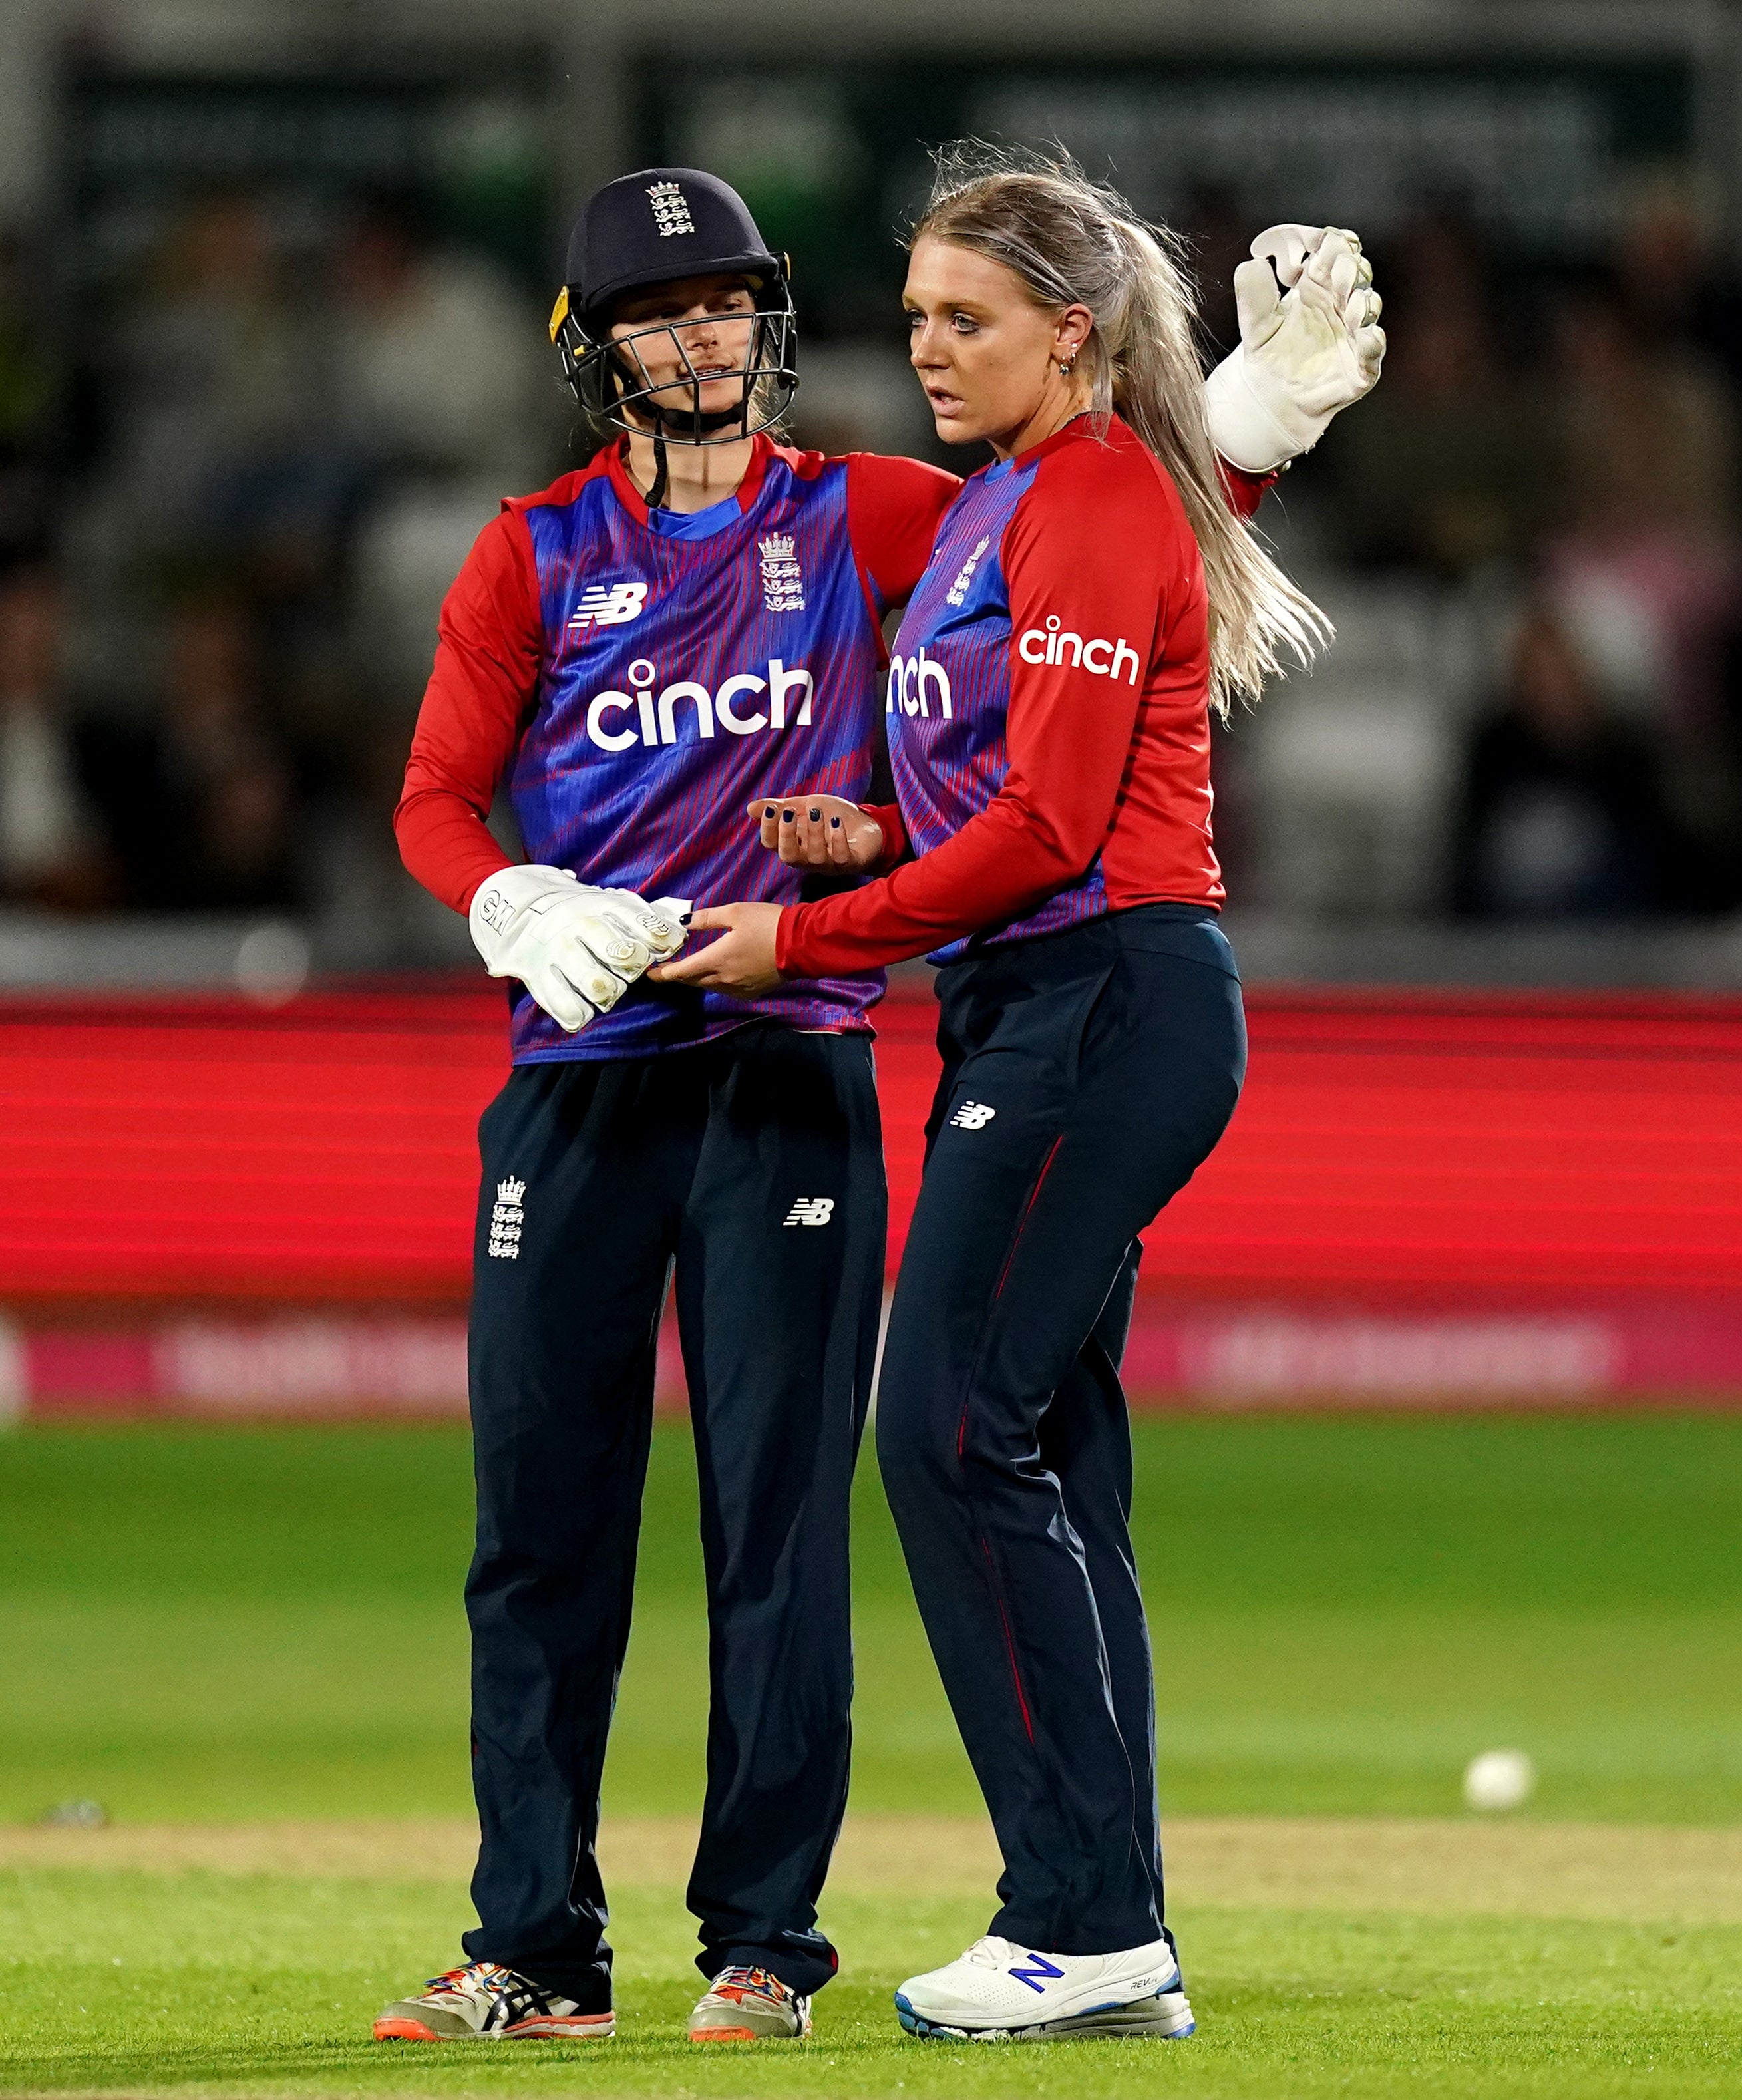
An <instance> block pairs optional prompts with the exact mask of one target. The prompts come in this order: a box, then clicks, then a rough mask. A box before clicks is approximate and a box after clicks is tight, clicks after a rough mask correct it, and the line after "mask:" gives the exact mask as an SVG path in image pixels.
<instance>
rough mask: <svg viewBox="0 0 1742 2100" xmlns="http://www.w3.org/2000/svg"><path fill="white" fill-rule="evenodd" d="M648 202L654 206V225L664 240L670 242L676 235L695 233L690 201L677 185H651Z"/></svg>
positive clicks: (648, 191)
mask: <svg viewBox="0 0 1742 2100" xmlns="http://www.w3.org/2000/svg"><path fill="white" fill-rule="evenodd" d="M647 201H648V202H649V203H650V205H652V206H653V223H654V224H655V227H658V229H659V238H660V239H661V240H670V238H671V237H672V236H673V234H674V233H694V232H695V220H694V219H693V218H690V201H689V199H688V198H687V197H686V196H685V195H684V193H683V192H682V191H681V189H679V188H678V187H677V183H649V184H648V185H647Z"/></svg>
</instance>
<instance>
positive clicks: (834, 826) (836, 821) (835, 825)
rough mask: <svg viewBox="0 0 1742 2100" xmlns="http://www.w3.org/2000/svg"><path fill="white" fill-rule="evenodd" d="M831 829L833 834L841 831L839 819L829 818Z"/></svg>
mask: <svg viewBox="0 0 1742 2100" xmlns="http://www.w3.org/2000/svg"><path fill="white" fill-rule="evenodd" d="M829 829H830V830H831V832H838V831H839V830H840V818H839V817H831V818H829Z"/></svg>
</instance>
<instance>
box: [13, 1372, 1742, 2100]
mask: <svg viewBox="0 0 1742 2100" xmlns="http://www.w3.org/2000/svg"><path fill="white" fill-rule="evenodd" d="M687 1442H688V1440H687V1436H686V1432H685V1431H684V1430H683V1429H682V1428H681V1426H673V1427H668V1428H664V1429H662V1431H661V1432H660V1433H659V1436H658V1437H657V1438H656V1440H655V1459H654V1466H653V1471H652V1476H651V1479H650V1487H649V1494H648V1503H647V1520H646V1546H645V1549H644V1553H643V1560H642V1581H641V1586H640V1595H639V1601H638V1615H637V1630H636V1635H635V1639H634V1643H633V1646H632V1649H631V1653H630V1661H629V1668H628V1676H627V1678H626V1681H625V1685H624V1699H623V1702H622V1706H621V1710H620V1718H619V1723H618V1727H617V1731H616V1735H615V1740H614V1750H613V1759H612V1766H611V1772H610V1775H609V1778H608V1781H607V1814H608V1815H611V1814H615V1815H620V1816H621V1815H630V1814H633V1815H683V1814H686V1813H691V1812H693V1811H694V1809H695V1805H696V1802H697V1800H698V1798H699V1776H700V1748H701V1725H702V1714H703V1702H704V1699H705V1689H706V1670H705V1649H704V1643H703V1631H702V1624H701V1616H700V1610H699V1567H698V1555H697V1552H696V1549H695V1543H694V1531H695V1520H694V1510H695V1499H694V1490H693V1485H692V1482H691V1480H690V1460H689V1453H688V1448H687ZM1138 1459H1139V1485H1138V1498H1139V1526H1138V1529H1139V1548H1140V1554H1141V1555H1142V1557H1143V1562H1144V1571H1145V1575H1146V1578H1147V1581H1148V1582H1149V1590H1150V1596H1151V1601H1152V1613H1153V1621H1154V1626H1155V1631H1156V1646H1157V1657H1158V1679H1159V1685H1160V1704H1161V1713H1162V1753H1163V1785H1164V1803H1165V1806H1166V1808H1167V1809H1168V1810H1169V1811H1171V1812H1172V1813H1175V1814H1180V1815H1185V1814H1197V1815H1255V1816H1264V1815H1334V1816H1343V1817H1360V1816H1362V1815H1382V1814H1383V1815H1405V1816H1444V1815H1455V1814H1457V1813H1458V1774H1459V1772H1460V1771H1461V1769H1462V1765H1463V1763H1464V1762H1465V1760H1466V1758H1468V1757H1469V1756H1470V1755H1471V1754H1472V1753H1474V1752H1475V1751H1476V1750H1479V1749H1485V1748H1488V1747H1491V1746H1494V1745H1507V1744H1516V1745H1520V1746H1522V1747H1524V1748H1525V1749H1529V1750H1530V1751H1531V1752H1532V1753H1533V1755H1534V1756H1535V1757H1536V1758H1537V1761H1538V1762H1539V1765H1540V1766H1541V1771H1542V1784H1541V1789H1540V1791H1539V1793H1538V1796H1537V1799H1536V1801H1535V1802H1533V1805H1532V1807H1531V1808H1530V1809H1529V1810H1528V1811H1526V1814H1527V1815H1529V1816H1531V1817H1536V1818H1547V1819H1556V1818H1559V1819H1580V1820H1596V1821H1611V1822H1618V1823H1656V1824H1678V1823H1679V1824H1694V1825H1716V1824H1736V1823H1737V1822H1739V1821H1742V1666H1739V1664H1738V1661H1737V1658H1738V1656H1739V1655H1742V1552H1739V1551H1738V1544H1739V1540H1742V1523H1739V1519H1742V1418H1732V1417H1726V1416H1721V1415H1685V1414H1660V1415H1654V1416H1647V1415H1631V1416H1621V1415H1613V1416H1574V1415H1568V1416H1553V1417H1546V1416H1545V1417H1535V1418H1526V1417H1518V1416H1506V1417H1498V1416H1497V1417H1493V1418H1446V1417H1425V1418H1409V1419H1398V1418H1384V1417H1371V1418H1362V1417H1341V1418H1325V1417H1319V1418H1266V1419H1259V1418H1216V1417H1209V1416H1186V1417H1180V1418H1171V1419H1162V1420H1155V1419H1152V1420H1149V1421H1147V1422H1144V1423H1141V1424H1140V1427H1139V1430H1138ZM469 1492H470V1482H469V1474H468V1464H467V1454H466V1449H465V1440H464V1437H463V1435H462V1434H461V1433H459V1432H454V1431H452V1430H449V1429H434V1428H421V1427H417V1428H414V1427H404V1428H359V1427H345V1428H335V1429H326V1430H317V1429H303V1430H272V1429H266V1428H261V1429H253V1430H249V1429H241V1430H237V1429H211V1430H206V1429H201V1428H197V1427H174V1426H165V1427H157V1428H152V1427H126V1428H118V1427H112V1428H90V1429H51V1428H46V1427H29V1428H25V1429H23V1430H20V1431H18V1432H15V1433H14V1434H13V1435H11V1436H10V1437H8V1438H7V1440H5V1441H4V1442H3V1443H0V1677H3V1683H4V1691H3V1693H0V1823H3V1822H7V1821H10V1822H11V1823H12V1824H20V1823H23V1822H26V1821H29V1820H31V1819H33V1818H34V1817H35V1816H36V1815H37V1814H38V1813H39V1812H40V1811H42V1808H43V1807H45V1806H46V1804H47V1803H49V1802H53V1801H55V1800H59V1799H63V1798H68V1797H69V1796H78V1795H92V1796H95V1797H97V1798H100V1799H102V1800H103V1801H104V1802H106V1803H107V1804H108V1807H109V1808H110V1810H111V1811H112V1813H113V1814H114V1815H115V1816H116V1818H117V1826H118V1827H119V1828H123V1829H124V1828H126V1827H127V1826H129V1825H132V1824H142V1823H169V1822H174V1821H178V1820H179V1821H186V1822H194V1823H201V1824H211V1823H226V1822H243V1821H248V1820H254V1819H262V1818H275V1817H290V1816H294V1817H302V1818H359V1817H373V1818H381V1817H396V1816H414V1815H415V1816H439V1815H461V1814H463V1813H464V1812H465V1808H466V1806H467V1801H466V1793H465V1728H464V1711H465V1643H464V1627H463V1621H462V1618H461V1612H460V1608H459V1603H458V1586H459V1578H460V1575H461V1571H462V1569H463V1566H464V1562H465V1554H466V1550H467V1531H468V1498H469ZM857 1555H858V1595H859V1608H858V1657H859V1678H860V1687H861V1690H860V1703H859V1710H858V1777H857V1781H856V1789H855V1795H854V1806H855V1809H856V1810H857V1811H860V1812H863V1813H875V1812H879V1811H888V1812H902V1813H909V1814H911V1813H927V1814H935V1815H973V1814H974V1813H976V1812H977V1809H978V1798H977V1793H976V1791H975V1789H974V1788H973V1785H972V1779H971V1776H969V1774H968V1771H967V1768H966V1765H965V1762H964V1759H963V1758H962V1755H961V1753H960V1750H959V1747H958V1746H957V1745H956V1743H955V1736H954V1732H953V1729H952V1727H951V1725H950V1719H949V1716H948V1714H947V1711H946V1709H945V1707H944V1705H943V1703H942V1697H941V1696H940V1694H939V1693H938V1691H937V1684H936V1680H935V1677H934V1676H933V1673H932V1670H931V1666H930V1664H929V1661H928V1658H927V1657H926V1656H925V1654H924V1648H923V1642H922V1640H921V1637H920V1634H919V1631H918V1628H917V1626H916V1623H915V1618H914V1616H913V1612H912V1608H911V1604H910V1603H909V1601H908V1599H907V1597H906V1588H905V1583H904V1581H903V1578H902V1573H901V1568H900V1564H899V1560H898V1556H897V1553H896V1551H895V1548H894V1545H893V1538H892V1537H891V1535H890V1533H889V1525H888V1520H887V1517H886V1515H884V1512H883V1511H882V1507H881V1501H880V1494H879V1492H878V1489H877V1485H876V1481H875V1471H874V1470H873V1469H872V1468H871V1467H867V1469H866V1470H865V1471H864V1472H863V1473H862V1477H861V1501H860V1510H859V1522H858V1545H857ZM1212 1894H1213V1891H1210V1890H1202V1889H1201V1890H1197V1893H1196V1895H1195V1896H1194V1899H1193V1903H1192V1904H1188V1905H1187V1906H1185V1907H1184V1908H1183V1909H1182V1910H1181V1911H1180V1914H1179V1916H1178V1917H1177V1919H1176V1923H1177V1925H1178V1926H1179V1929H1180V1933H1181V1937H1182V1941H1183V1943H1184V1949H1185V1952H1186V1955H1187V1958H1188V1966H1189V1981H1190V1983H1191V1985H1192V1988H1193V2001H1194V2003H1195V2004H1197V2005H1198V2006H1199V2008H1200V2010H1201V2013H1202V2030H1201V2032H1200V2034H1199V2036H1197V2039H1195V2040H1193V2041H1192V2042H1190V2043H1188V2044H1185V2045H1179V2046H1175V2047H1160V2046H1158V2045H1147V2046H1144V2045H1124V2044H1111V2045H1102V2044H1077V2045H1060V2046H1056V2047H1047V2048H1039V2049H1023V2050H1020V2051H1017V2050H1011V2049H1003V2050H995V2049H973V2050H968V2049H947V2048H938V2047H936V2046H925V2045H916V2044H911V2043H905V2042H902V2040H899V2039H898V2038H897V2036H896V2035H895V2033H894V2030H893V2025H892V2023H891V2020H890V2018H889V2011H888V2004H889V2000H888V1993H889V1989H890V1988H891V1987H892V1986H893V1984H894V1983H896V1982H897V1981H898V1980H899V1979H900V1978H901V1976H902V1974H905V1973H907V1971H908V1970H911V1968H914V1967H917V1966H920V1965H927V1964H929V1963H930V1962H932V1961H936V1960H938V1959H940V1958H943V1957H946V1955H947V1954H949V1953H950V1952H955V1951H956V1949H957V1948H959V1946H960V1945H961V1944H963V1943H965V1941H966V1940H968V1939H970V1938H972V1936H973V1935H975V1934H976V1933H977V1932H978V1931H980V1930H982V1929H983V1927H984V1925H985V1922H986V1916H987V1915H988V1913H989V1910H990V1892H988V1897H987V1899H986V1900H984V1901H981V1900H977V1899H968V1898H967V1897H965V1896H964V1895H962V1894H961V1893H960V1892H959V1891H956V1892H952V1893H950V1894H948V1895H942V1894H938V1893H936V1892H935V1891H931V1892H928V1889H927V1886H926V1877H925V1873H924V1862H923V1861H920V1862H916V1863H915V1882H914V1887H913V1890H912V1892H911V1894H904V1895H900V1896H886V1897H882V1898H877V1897H873V1896H871V1895H866V1894H865V1893H863V1892H862V1891H856V1890H845V1891H842V1892H840V1893H839V1894H836V1895H831V1896H830V1897H829V1898H828V1899H827V1900H826V1907H825V1918H826V1921H827V1922H828V1923H829V1925H830V1926H831V1929H833V1930H834V1931H835V1933H836V1936H837V1939H839V1941H840V1945H841V1947H842V1950H843V1955H844V1973H843V1978H842V1980H841V1981H840V1983H837V1984H836V1985H835V1986H833V1987H832V1988H831V1990H830V1991H829V1992H827V1993H825V1994H824V1996H823V1997H822V1999H821V2000H820V2001H819V2005H818V2033H817V2036H816V2039H815V2040H814V2041H813V2042H812V2043H810V2044H809V2045H805V2047H803V2048H801V2049H787V2050H774V2049H768V2050H762V2051H759V2052H756V2053H754V2054H745V2053H741V2052H726V2053H723V2054H713V2053H704V2052H699V2051H696V2050H693V2049H689V2048H687V2047H686V2045H684V2044H683V2042H682V2041H681V2038H680V2037H681V2018H682V2015H683V2013H684V2011H685V2010H686V2008H687V2005H688V2004H689V2002H690V1998H691V1996H693V1994H694V1992H695V1988H696V1982H695V1974H694V1971H693V1970H691V1969H690V1966H689V1961H690V1954H691V1952H693V1941H692V1939H691V1938H690V1930H691V1927H690V1921H689V1920H688V1918H687V1917H686V1915H685V1913H684V1912H683V1910H682V1906H681V1893H680V1891H679V1890H677V1889H676V1888H675V1887H660V1886H642V1885H639V1884H633V1883H632V1884H630V1885H628V1886H620V1887H619V1888H618V1889H617V1890H616V1891H615V1895H616V1921H615V1934H614V1936H615V1938H616V1939H617V1942H618V1944H619V1948H620V1972H619V1973H620V1979H621V1991H620V2003H621V2009H622V2013H623V2027H622V2039H620V2040H619V2041H618V2042H616V2043H615V2044H612V2045H593V2048H592V2049H591V2050H590V2051H589V2049H585V2048H581V2047H574V2048H567V2049H562V2048H554V2049H553V2048H545V2047H542V2046H540V2047H536V2048H535V2047H533V2046H532V2045H523V2046H521V2047H518V2048H517V2047H514V2046H512V2045H510V2046H509V2047H507V2048H503V2049H485V2048H483V2047H480V2048H478V2049H472V2050H453V2051H437V2050H405V2049H382V2048H377V2047H374V2046H373V2045H369V2044H368V2043H367V2042H366V2041H364V2040H360V2039H359V2036H361V2035H363V2034H364V2033H366V2031H367V2020H368V2016H369V2014H372V2013H373V2011H374V2010H375V2009H376V2007H377V2005H378V2004H379V2003H380V2002H381V2000H382V1999H384V1998H385V1997H386V1996H390V1995H395V1994H397V1993H398V1992H400V1991H401V1990H403V1989H404V1988H406V1987H407V1986H408V1983H412V1982H415V1981H416V1980H417V1979H418V1978H420V1977H421V1976H422V1975H424V1974H427V1973H429V1971H430V1970H431V1969H433V1968H434V1967H435V1966H438V1965H440V1964H442V1963H443V1962H445V1961H448V1960H449V1959H450V1958H452V1952H453V1948H454V1937H455V1935H456V1932H457V1930H459V1929H460V1928H461V1926H463V1925H464V1924H465V1921H467V1917H468V1915H469V1914H468V1913H467V1911H466V1908H465V1902H464V1895H463V1890H462V1889H461V1886H459V1885H458V1884H457V1883H452V1882H442V1881H439V1880H434V1879H420V1878H417V1877H415V1875H414V1874H412V1873H408V1876H407V1877H405V1878H403V1879H394V1880H359V1879H350V1880H346V1879H342V1878H337V1877H332V1876H329V1875H325V1874H317V1873H309V1874H304V1875H285V1874H281V1873H280V1874H274V1875H267V1874H229V1875H225V1874H218V1873H195V1872H187V1871H174V1872H171V1871H165V1872H161V1873H158V1872H151V1871H145V1870H135V1871H118V1870H110V1869H107V1868H100V1869H99V1868H91V1867H85V1868H81V1867H76V1866H57V1867H42V1866H20V1867H15V1868H13V1869H12V1870H11V1871H9V1872H7V1873H4V1874H3V1875H0V1914H3V1917H4V1929H3V1932H0V2090H3V2091H5V2092H7V2093H20V2092H26V2091H48V2090H63V2091H66V2090H77V2091H84V2092H90V2091H97V2090H104V2091H108V2092H111V2093H115V2092H123V2091H125V2092H138V2091H142V2090H155V2089H165V2088H169V2087H180V2086H187V2087H196V2086H197V2087H212V2088H214V2089H224V2090H232V2091H238V2092H240V2091H249V2092H252V2091H261V2092H283V2093H297V2094H313V2093H350V2092H359V2093H360V2092H364V2091H381V2092H387V2091H399V2092H414V2091H415V2092H429V2093H443V2092H448V2091H452V2092H454V2093H495V2092H496V2091H499V2090H500V2091H503V2092H507V2091H509V2090H519V2089H523V2090H525V2091H527V2092H528V2093H535V2092H536V2093H567V2092H583V2093H598V2094H602V2095H603V2094H607V2093H674V2094H686V2093H694V2094H697V2095H702V2094H715V2093H718V2094H721V2095H725V2094H739V2093H761V2092H764V2091H766V2092H769V2093H854V2094H857V2093H867V2094H873V2093H874V2094H876V2095H879V2096H891V2095H895V2094H897V2093H899V2094H902V2095H903V2096H905V2095H906V2094H910V2093H911V2094H920V2093H931V2092H933V2091H943V2090H946V2089H947V2090H950V2091H960V2092H965V2093H1023V2094H1025V2093H1030V2092H1033V2093H1043V2092H1057V2093H1109V2094H1114V2093H1118V2094H1123V2093H1133V2094H1135V2093H1138V2092H1139V2091H1142V2092H1144V2093H1149V2092H1151V2091H1155V2092H1162V2093H1166V2092H1171V2091H1177V2092H1178V2093H1180V2094H1182V2095H1185V2094H1190V2095H1206V2096H1207V2095H1211V2094H1215V2095H1219V2096H1244V2095H1248V2094H1250V2095H1254V2096H1257V2095H1260V2094H1262V2095H1266V2096H1268V2095H1272V2094H1277V2095H1290V2094H1294V2093H1327V2094H1330V2093H1338V2094H1344V2093H1347V2094H1354V2095H1363V2096H1365V2095H1369V2094H1371V2095H1375V2096H1377V2095H1381V2094H1384V2095H1389V2094H1392V2093H1397V2094H1405V2093H1409V2094H1416V2093H1457V2094H1460V2095H1462V2094H1475V2095H1482V2096H1487V2095H1490V2094H1493V2095H1502V2094H1505V2095H1510V2094H1514V2093H1517V2094H1520V2095H1522V2094H1543V2095H1554V2096H1556V2100H1559V2096H1563V2095H1564V2096H1568V2100H1573V2096H1578V2100H1583V2096H1585V2095H1606V2094H1609V2093H1616V2094H1622V2093H1626V2094H1632V2093H1641V2094H1668V2093H1714V2094H1715V2093H1731V2092H1734V2091H1735V2090H1737V2089H1739V2088H1742V1987H1739V1985H1738V1983H1737V1981H1736V1979H1737V1977H1738V1975H1739V1974H1742V1925H1734V1924H1711V1923H1708V1924H1703V1925H1702V1924H1697V1923H1691V1924H1682V1923H1678V1922H1677V1921H1674V1920H1668V1921H1662V1920H1654V1921H1652V1922H1650V1923H1644V1922H1639V1921H1625V1920H1622V1919H1615V1920H1612V1921H1601V1920H1596V1921H1593V1920H1590V1919H1586V1920H1585V1921H1574V1920H1572V1919H1568V1918H1560V1917H1555V1916H1552V1915H1550V1916H1545V1917H1533V1918H1525V1917H1517V1916H1510V1915H1506V1916H1495V1917H1472V1916H1467V1915H1454V1914H1452V1913H1443V1912H1440V1911H1438V1910H1436V1909H1435V1908H1434V1907H1432V1906H1431V1905H1428V1906H1424V1908H1422V1910H1421V1911H1420V1912H1419V1913H1400V1912H1387V1913H1378V1912H1374V1913H1361V1912H1351V1911H1346V1910H1344V1911H1339V1910H1337V1909H1334V1908H1314V1909H1311V1910H1279V1909H1275V1908H1254V1907H1251V1906H1246V1907H1241V1906H1237V1905H1217V1904H1215V1903H1214V1902H1213V1901H1210V1900H1208V1897H1209V1896H1210V1895H1212ZM1738 1914H1739V1915H1742V1908H1739V1913H1738Z"/></svg>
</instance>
